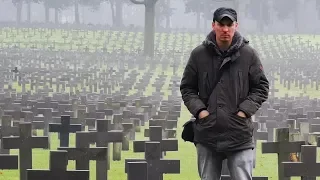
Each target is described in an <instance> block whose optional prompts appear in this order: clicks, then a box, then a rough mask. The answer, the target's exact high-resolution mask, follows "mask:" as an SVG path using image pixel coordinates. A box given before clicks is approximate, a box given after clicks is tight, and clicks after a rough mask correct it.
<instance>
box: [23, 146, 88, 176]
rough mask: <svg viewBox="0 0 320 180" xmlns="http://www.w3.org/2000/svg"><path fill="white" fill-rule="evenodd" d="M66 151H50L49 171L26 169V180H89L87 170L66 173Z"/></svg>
mask: <svg viewBox="0 0 320 180" xmlns="http://www.w3.org/2000/svg"><path fill="white" fill-rule="evenodd" d="M67 155H68V153H67V151H50V167H49V170H40V169H28V170H27V179H28V180H44V179H45V180H58V179H59V180H89V170H75V171H67V165H68V156H67Z"/></svg>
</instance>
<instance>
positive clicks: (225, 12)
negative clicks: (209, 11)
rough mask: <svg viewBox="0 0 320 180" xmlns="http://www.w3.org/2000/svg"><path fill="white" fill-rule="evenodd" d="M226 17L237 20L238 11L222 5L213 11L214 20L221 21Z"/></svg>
mask: <svg viewBox="0 0 320 180" xmlns="http://www.w3.org/2000/svg"><path fill="white" fill-rule="evenodd" d="M224 17H228V18H229V19H231V21H237V12H236V10H234V9H232V8H226V7H221V8H218V9H217V10H215V11H214V13H213V21H218V22H220V21H221V20H222V19H223V18H224Z"/></svg>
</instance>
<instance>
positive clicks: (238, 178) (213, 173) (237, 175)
mask: <svg viewBox="0 0 320 180" xmlns="http://www.w3.org/2000/svg"><path fill="white" fill-rule="evenodd" d="M196 148H197V155H198V171H199V176H200V178H201V180H220V178H221V170H222V162H223V160H224V159H227V160H228V169H229V172H230V177H231V179H232V180H252V170H253V155H254V151H253V150H252V149H246V150H242V151H236V152H226V153H223V152H215V151H213V150H211V149H209V148H207V147H205V146H203V145H201V144H197V145H196Z"/></svg>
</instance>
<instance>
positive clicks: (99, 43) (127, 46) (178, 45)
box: [0, 28, 320, 56]
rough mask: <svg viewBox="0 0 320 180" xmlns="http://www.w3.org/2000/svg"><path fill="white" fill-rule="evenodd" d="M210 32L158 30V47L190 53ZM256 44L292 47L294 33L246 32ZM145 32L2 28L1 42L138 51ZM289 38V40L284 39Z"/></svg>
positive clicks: (314, 39) (307, 38) (308, 38)
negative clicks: (159, 31) (259, 33)
mask: <svg viewBox="0 0 320 180" xmlns="http://www.w3.org/2000/svg"><path fill="white" fill-rule="evenodd" d="M205 36H206V34H195V33H183V32H181V33H156V34H155V49H156V50H157V51H159V52H166V51H170V50H174V51H179V52H186V53H189V51H190V50H191V49H192V48H194V47H195V46H196V45H198V44H199V43H201V42H202V41H203V40H204V38H205ZM245 37H246V38H247V39H248V40H250V43H251V44H252V46H254V47H255V48H257V49H258V51H260V52H262V56H264V54H263V52H264V51H267V50H269V49H271V47H274V48H277V47H279V48H283V47H285V46H288V47H290V46H292V45H293V44H294V43H292V42H290V38H289V37H290V35H255V34H251V35H246V36H245ZM143 39H144V36H143V32H130V30H128V31H108V30H105V31H101V30H98V31H84V30H62V29H31V28H0V43H1V42H2V43H4V45H5V46H10V47H12V46H14V45H17V46H19V47H21V48H31V47H35V48H40V49H50V48H49V47H55V50H80V51H85V49H86V48H88V50H89V51H91V52H94V51H96V49H98V50H101V49H102V48H104V47H105V48H106V49H107V51H108V52H112V51H114V49H124V50H125V51H136V50H138V49H141V48H143V42H144V41H143ZM291 39H292V40H294V41H295V42H296V43H297V42H298V41H299V40H298V39H300V41H301V42H307V41H310V44H314V45H315V44H316V43H318V42H319V41H320V35H305V34H299V35H294V36H292V37H291ZM284 40H285V41H284Z"/></svg>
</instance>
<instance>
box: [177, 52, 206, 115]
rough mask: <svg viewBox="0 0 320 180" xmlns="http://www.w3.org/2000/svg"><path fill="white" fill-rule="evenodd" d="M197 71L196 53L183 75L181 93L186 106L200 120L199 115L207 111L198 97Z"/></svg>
mask: <svg viewBox="0 0 320 180" xmlns="http://www.w3.org/2000/svg"><path fill="white" fill-rule="evenodd" d="M197 71H198V70H197V65H196V58H195V55H194V52H191V55H190V58H189V60H188V62H187V65H186V67H185V69H184V72H183V75H182V79H181V83H180V92H181V95H182V100H183V102H184V104H185V106H186V107H187V108H188V110H189V111H190V113H191V114H192V115H193V116H194V117H195V118H198V115H199V113H200V112H201V111H202V110H205V109H207V107H206V106H205V104H204V103H203V102H202V100H201V99H200V98H199V96H198V92H199V88H198V72H197Z"/></svg>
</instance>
